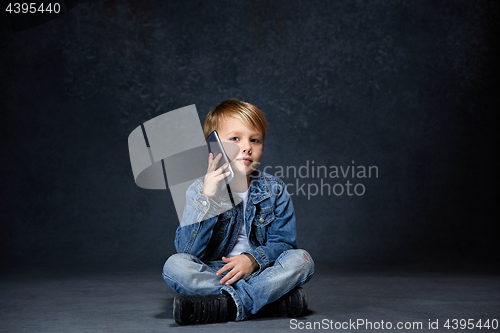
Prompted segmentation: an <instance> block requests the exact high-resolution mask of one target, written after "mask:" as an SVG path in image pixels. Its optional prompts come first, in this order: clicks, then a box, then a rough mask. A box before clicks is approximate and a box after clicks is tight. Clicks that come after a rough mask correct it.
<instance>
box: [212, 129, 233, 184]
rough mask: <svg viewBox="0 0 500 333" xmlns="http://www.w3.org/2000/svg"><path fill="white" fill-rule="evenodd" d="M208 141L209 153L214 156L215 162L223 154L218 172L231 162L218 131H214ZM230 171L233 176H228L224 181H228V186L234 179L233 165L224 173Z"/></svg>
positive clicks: (218, 165)
mask: <svg viewBox="0 0 500 333" xmlns="http://www.w3.org/2000/svg"><path fill="white" fill-rule="evenodd" d="M206 141H207V146H208V153H212V154H213V159H214V160H215V158H216V157H217V155H219V154H221V153H222V157H221V159H220V160H219V163H217V166H216V168H215V170H217V169H218V168H220V167H221V166H223V165H224V163H226V162H229V159H228V157H227V154H226V151H225V150H224V147H223V146H222V143H221V141H220V138H219V135H218V134H217V132H216V131H213V132H212V133H210V135H209V136H208V137H207V139H206ZM228 171H229V172H231V174H230V175H229V176H227V177H226V178H224V180H225V181H226V184H229V183H230V182H231V181H232V180H233V179H234V172H233V169H232V168H231V164H229V165H228V166H227V168H226V169H225V170H224V171H223V172H228Z"/></svg>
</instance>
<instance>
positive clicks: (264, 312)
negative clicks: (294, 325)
mask: <svg viewBox="0 0 500 333" xmlns="http://www.w3.org/2000/svg"><path fill="white" fill-rule="evenodd" d="M306 313H307V295H306V291H305V290H304V289H302V288H301V287H297V288H295V289H293V290H291V291H290V292H288V293H287V294H285V296H283V297H281V298H280V299H278V300H277V301H275V302H273V303H271V304H268V305H266V306H264V307H263V308H262V309H261V310H260V311H259V315H261V316H275V317H291V318H298V317H303V316H305V314H306Z"/></svg>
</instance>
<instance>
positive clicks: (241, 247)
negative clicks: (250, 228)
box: [227, 188, 252, 258]
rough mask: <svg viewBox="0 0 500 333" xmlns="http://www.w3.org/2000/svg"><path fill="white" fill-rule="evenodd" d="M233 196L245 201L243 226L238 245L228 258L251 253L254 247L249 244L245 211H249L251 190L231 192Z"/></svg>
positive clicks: (237, 240)
mask: <svg viewBox="0 0 500 333" xmlns="http://www.w3.org/2000/svg"><path fill="white" fill-rule="evenodd" d="M231 193H233V195H235V196H238V197H240V198H241V200H242V201H243V223H242V224H241V227H240V230H239V231H238V238H237V239H236V244H234V247H233V250H232V251H231V253H229V254H228V255H227V257H228V258H229V257H232V256H235V255H238V254H241V253H242V252H246V251H250V250H251V249H252V247H251V246H250V244H249V243H248V237H247V230H246V227H245V224H246V221H245V211H246V209H247V202H248V194H249V193H250V188H248V190H246V192H243V193H240V192H231Z"/></svg>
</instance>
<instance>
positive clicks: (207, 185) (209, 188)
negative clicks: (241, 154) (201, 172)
mask: <svg viewBox="0 0 500 333" xmlns="http://www.w3.org/2000/svg"><path fill="white" fill-rule="evenodd" d="M221 158H222V154H219V155H217V157H216V158H215V159H214V158H213V154H212V153H210V154H209V156H208V169H207V174H206V175H205V182H204V184H203V191H202V192H201V193H202V194H204V195H206V196H207V197H209V198H213V197H214V196H215V194H216V193H217V185H218V184H219V182H220V181H221V180H223V179H224V178H226V177H227V176H229V175H230V174H231V172H230V171H227V172H222V171H223V170H224V169H226V168H227V167H228V165H229V162H226V163H224V165H222V166H221V167H220V168H218V169H217V170H215V167H216V166H217V163H219V161H220V159H221Z"/></svg>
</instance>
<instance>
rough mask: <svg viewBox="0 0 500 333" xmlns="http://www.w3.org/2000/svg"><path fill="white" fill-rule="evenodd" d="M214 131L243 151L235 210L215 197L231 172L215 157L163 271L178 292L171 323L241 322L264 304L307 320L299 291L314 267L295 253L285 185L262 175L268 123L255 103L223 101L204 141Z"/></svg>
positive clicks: (191, 196) (233, 189) (193, 193)
mask: <svg viewBox="0 0 500 333" xmlns="http://www.w3.org/2000/svg"><path fill="white" fill-rule="evenodd" d="M214 130H216V131H217V133H218V135H219V137H220V140H221V141H222V142H231V143H232V144H235V145H236V147H237V148H238V149H239V152H238V155H237V156H236V157H235V158H233V159H232V160H231V161H230V163H231V167H232V169H233V172H234V175H235V178H234V179H233V180H232V182H231V184H230V185H229V190H230V193H231V194H232V198H233V197H234V198H235V199H237V200H236V202H238V204H237V205H235V204H234V202H235V201H234V200H231V203H229V205H232V206H229V207H230V209H227V208H226V209H225V210H224V209H222V208H223V206H224V205H227V204H228V203H227V202H223V201H220V199H219V197H218V196H217V193H218V188H220V186H218V185H219V182H224V178H225V177H227V176H228V175H229V174H230V172H228V171H227V170H225V169H226V167H227V164H225V165H223V166H222V167H220V168H218V169H216V168H215V166H216V165H217V163H218V162H219V160H220V158H221V155H219V156H212V154H210V156H209V165H208V170H207V174H206V175H205V178H204V181H201V180H197V181H195V182H194V183H193V184H192V185H191V186H190V187H189V188H188V190H187V192H186V206H185V209H184V214H183V217H182V221H181V224H180V226H179V227H178V228H177V231H176V235H175V247H176V249H177V252H178V253H177V254H174V255H172V256H171V257H170V258H168V260H167V261H166V263H165V266H164V268H163V278H164V280H165V282H166V283H167V284H168V285H169V286H170V287H171V288H172V289H173V290H174V291H175V292H177V293H178V294H177V295H176V296H175V298H174V319H175V321H176V323H178V324H179V325H187V324H195V323H211V322H224V321H228V320H237V321H239V320H244V319H247V318H249V317H250V316H251V315H252V314H256V313H257V312H258V311H259V310H261V309H262V308H264V307H265V306H266V305H267V306H266V307H265V308H264V309H262V311H261V312H271V311H272V312H273V314H274V315H282V316H289V317H300V316H303V315H304V314H305V313H306V311H307V298H306V294H305V291H304V290H303V289H302V288H300V287H299V286H300V285H302V284H304V283H306V282H307V281H309V279H310V278H311V276H312V275H313V274H314V262H313V260H312V258H311V256H310V255H309V253H307V252H306V251H304V250H299V249H297V242H296V230H295V212H294V209H293V204H292V200H291V198H290V195H289V193H288V192H287V190H286V186H285V184H284V183H283V181H282V180H280V179H279V178H277V177H274V176H272V175H269V174H267V173H263V172H260V171H259V170H258V169H257V167H258V166H259V164H260V160H261V157H262V152H263V149H264V139H265V137H266V133H267V121H266V118H265V116H264V114H263V113H262V112H261V111H260V110H259V109H258V108H257V107H255V106H253V105H252V104H249V103H245V102H241V101H238V100H231V99H230V100H225V101H223V102H222V103H220V104H219V105H217V106H214V107H212V109H211V110H210V112H209V114H208V115H207V117H206V119H205V123H204V134H205V138H206V137H208V135H209V134H210V133H211V132H212V131H214ZM222 185H223V184H222ZM238 198H240V199H241V200H238ZM226 207H228V206H226ZM218 210H220V211H221V213H220V214H218V215H215V214H213V212H214V211H215V212H217V211H218ZM210 212H211V213H210ZM210 216H211V217H210ZM199 221H201V222H199Z"/></svg>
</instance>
